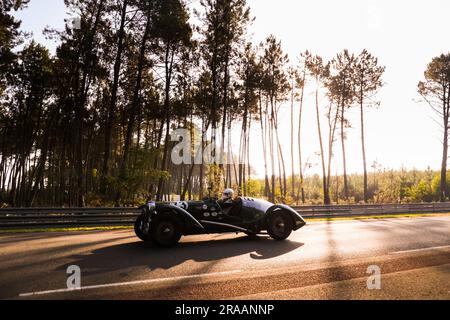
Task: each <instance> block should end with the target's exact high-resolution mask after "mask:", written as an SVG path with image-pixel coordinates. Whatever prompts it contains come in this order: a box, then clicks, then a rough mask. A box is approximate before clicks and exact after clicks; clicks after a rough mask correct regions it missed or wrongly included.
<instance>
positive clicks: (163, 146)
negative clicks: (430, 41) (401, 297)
mask: <svg viewBox="0 0 450 320" xmlns="http://www.w3.org/2000/svg"><path fill="white" fill-rule="evenodd" d="M31 1H36V0H31ZM29 2H30V0H3V1H2V3H1V7H0V10H1V11H0V207H2V206H3V207H9V206H11V207H32V206H64V207H70V206H74V207H84V206H133V205H138V204H140V203H143V202H145V201H147V200H150V199H153V200H158V201H161V200H168V199H169V198H172V199H173V198H179V199H181V200H184V199H201V198H203V197H205V196H207V195H208V194H209V192H213V194H220V192H221V190H223V188H234V189H235V190H236V192H238V193H239V194H240V195H245V196H254V197H264V198H266V199H268V200H270V201H272V202H281V203H287V204H293V203H296V204H302V203H303V204H306V203H308V204H311V203H314V204H336V203H340V204H343V203H400V202H432V201H447V200H448V195H449V190H450V174H447V159H448V130H449V128H450V127H449V120H450V54H442V55H441V56H438V57H436V58H434V59H433V60H432V61H430V63H429V65H428V66H424V77H423V79H417V82H418V87H417V93H418V96H419V97H421V99H423V100H424V101H425V102H426V103H427V104H428V105H429V106H430V108H432V110H434V111H435V114H436V115H437V117H438V118H439V123H438V124H437V125H439V126H440V127H441V129H442V137H443V141H442V146H443V148H442V162H441V159H436V164H438V163H441V167H440V169H441V170H440V171H439V172H438V171H433V170H431V169H429V170H426V171H419V170H406V169H398V170H391V169H387V168H381V167H380V166H379V165H377V164H376V163H371V162H370V161H369V159H367V157H366V153H367V148H370V145H369V146H368V145H366V135H367V132H365V126H364V124H365V121H366V115H367V114H366V111H367V109H369V108H374V109H376V108H379V107H380V103H381V101H379V99H378V98H377V94H378V93H379V91H380V90H381V89H382V87H383V85H384V81H383V75H384V74H385V71H386V68H388V67H389V66H383V65H380V63H379V60H378V58H377V57H376V56H374V55H372V54H371V53H370V52H369V51H367V50H363V51H362V52H356V53H354V52H350V51H349V50H346V49H342V50H341V51H339V52H337V53H336V55H335V57H334V58H333V59H331V60H330V61H327V60H326V59H324V58H323V57H321V56H319V55H317V54H315V53H313V52H311V51H309V50H305V51H304V52H299V53H298V56H297V57H289V56H288V55H287V54H286V53H285V52H284V50H283V46H282V43H281V41H280V40H279V39H277V38H276V37H275V36H274V35H267V38H266V40H265V41H263V42H261V43H254V41H253V40H252V38H251V36H250V34H249V31H248V30H249V26H250V25H251V24H252V22H253V19H254V18H255V17H254V16H253V15H252V12H251V8H250V7H249V6H248V4H247V3H246V0H198V1H189V2H188V1H185V0H64V2H65V5H66V7H67V12H68V14H69V15H70V17H72V18H73V19H68V20H67V21H66V28H65V30H64V31H61V30H55V29H51V28H48V29H46V30H45V34H46V36H47V37H48V38H50V39H54V40H57V41H58V47H57V49H56V53H54V54H53V53H51V52H50V51H49V49H48V48H46V47H44V46H43V45H42V44H38V43H36V42H35V41H34V40H33V39H32V37H30V36H29V35H28V34H27V33H25V32H23V31H21V29H20V26H21V22H20V21H19V20H18V19H16V18H15V17H14V13H15V12H17V11H18V10H22V9H24V8H26V7H27V5H28V4H29ZM307 91H308V92H309V91H312V92H313V93H314V94H313V97H314V98H313V101H314V103H310V102H309V101H308V103H307V102H306V99H305V95H306V92H307ZM305 108H309V109H312V110H314V113H315V119H314V121H315V127H316V130H315V132H306V130H304V123H305V119H304V110H305ZM350 108H352V109H353V110H355V109H356V110H357V111H358V113H359V124H358V128H360V132H359V133H358V134H359V136H360V146H358V150H357V152H358V153H359V154H360V158H361V162H362V163H363V166H362V168H361V170H360V171H361V172H362V174H360V175H356V174H350V173H349V172H353V171H354V169H350V168H353V166H355V164H352V163H348V161H347V158H346V155H348V152H356V151H355V148H352V150H349V148H348V146H347V144H346V142H347V132H348V130H349V128H351V126H352V123H350V121H349V118H348V111H349V109H350ZM282 112H288V113H289V114H290V120H289V123H285V122H283V123H282V122H281V121H280V113H282ZM308 121H310V120H308ZM180 128H182V129H186V130H188V131H189V133H190V135H191V137H190V138H191V143H192V149H194V145H200V146H201V147H202V149H203V148H205V147H206V146H213V147H212V156H213V157H214V156H216V155H217V154H220V155H225V157H226V159H227V160H228V161H226V162H225V163H213V164H207V163H203V162H202V163H200V164H198V163H195V162H191V163H183V164H174V163H173V161H171V154H172V149H173V147H174V146H175V145H176V144H177V143H178V141H173V140H172V139H171V133H172V131H173V130H176V129H180ZM255 130H257V131H258V132H259V134H258V135H254V134H252V132H254V131H255ZM281 131H283V132H289V135H290V139H289V141H286V139H282V138H281V134H280V132H281ZM305 136H308V137H314V139H315V141H317V155H318V161H317V167H318V168H320V175H318V174H312V173H311V171H310V170H309V169H310V168H311V166H312V165H313V164H312V163H311V161H310V160H309V159H308V155H305V154H304V152H303V144H302V143H303V142H304V139H305ZM236 137H237V139H238V140H239V141H237V147H235V146H234V144H233V143H232V142H236V141H235V140H236ZM288 151H289V152H288ZM256 153H257V154H258V155H260V157H261V158H263V159H264V174H263V177H262V178H261V176H257V175H255V168H254V167H253V166H252V163H251V155H252V154H256ZM338 153H339V154H340V155H341V157H342V159H343V161H342V164H340V163H339V168H336V167H337V162H336V161H335V159H336V155H337V154H338ZM294 155H295V156H294ZM192 157H195V154H193V155H192ZM357 165H358V166H359V163H358V164H357ZM338 169H339V173H336V172H337V170H338ZM358 169H359V168H358ZM210 189H212V190H210Z"/></svg>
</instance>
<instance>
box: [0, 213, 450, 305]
mask: <svg viewBox="0 0 450 320" xmlns="http://www.w3.org/2000/svg"><path fill="white" fill-rule="evenodd" d="M71 265H76V266H79V267H80V269H81V286H82V290H76V291H70V290H68V289H67V277H68V276H69V275H68V274H67V273H66V271H67V268H68V267H69V266H71ZM369 266H377V267H379V268H380V271H381V289H380V290H368V288H367V282H368V277H369V276H370V275H369V274H368V273H367V269H368V267H369ZM371 283H372V282H371ZM0 298H1V299H189V300H196V299H450V217H448V216H443V217H428V218H414V219H382V220H358V221H338V222H331V221H329V222H327V221H325V222H314V223H310V224H308V225H307V226H306V227H304V228H303V229H301V230H300V231H298V232H296V233H293V234H292V236H291V237H290V238H289V240H288V241H285V242H277V241H274V240H271V239H269V238H267V237H260V238H259V239H256V240H255V239H250V238H247V237H245V236H243V235H236V234H226V235H205V236H193V237H185V238H183V239H182V242H181V243H180V244H179V246H177V247H175V248H173V249H169V250H167V249H166V250H164V249H158V248H155V247H154V246H153V245H151V244H148V243H143V242H141V241H139V240H138V239H137V238H136V237H135V236H134V233H133V232H132V231H127V230H124V231H107V232H76V233H50V234H44V233H36V234H19V235H0Z"/></svg>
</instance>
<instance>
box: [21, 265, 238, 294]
mask: <svg viewBox="0 0 450 320" xmlns="http://www.w3.org/2000/svg"><path fill="white" fill-rule="evenodd" d="M241 272H242V270H234V271H224V272H216V273H205V274H194V275H190V276H181V277H172V278H161V279H149V280H138V281H129V282H117V283H108V284H100V285H95V286H86V287H81V288H80V289H57V290H47V291H37V292H28V293H21V294H19V297H30V296H37V295H46V294H52V293H67V292H74V291H84V290H93V289H101V288H112V287H123V286H133V285H139V284H150V283H158V282H167V281H177V280H190V279H199V278H203V277H213V276H225V275H230V274H236V273H241Z"/></svg>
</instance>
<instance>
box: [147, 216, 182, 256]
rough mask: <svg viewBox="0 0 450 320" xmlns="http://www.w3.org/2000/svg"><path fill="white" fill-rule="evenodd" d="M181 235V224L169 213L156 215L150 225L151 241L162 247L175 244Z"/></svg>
mask: <svg viewBox="0 0 450 320" xmlns="http://www.w3.org/2000/svg"><path fill="white" fill-rule="evenodd" d="M181 236H182V226H181V223H180V222H179V221H178V219H177V218H175V217H173V216H171V215H169V214H161V215H159V216H157V217H156V218H155V219H154V220H153V221H152V223H151V226H150V237H151V239H152V241H153V242H154V243H155V244H156V245H158V246H160V247H163V248H169V247H173V246H175V245H176V244H177V243H178V241H180V239H181Z"/></svg>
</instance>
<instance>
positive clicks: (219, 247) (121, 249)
mask: <svg viewBox="0 0 450 320" xmlns="http://www.w3.org/2000/svg"><path fill="white" fill-rule="evenodd" d="M303 245H304V244H303V243H298V242H293V241H283V242H280V241H275V240H272V239H269V238H267V237H259V238H257V239H251V238H249V237H239V238H233V239H225V240H209V241H200V242H183V243H180V244H179V245H178V246H176V247H174V248H171V249H161V248H158V247H156V246H154V245H153V244H151V243H145V242H142V241H137V242H131V243H123V244H118V245H113V246H110V247H104V248H101V249H97V250H94V251H92V252H91V253H90V254H89V255H75V256H72V257H71V258H72V259H74V261H73V263H72V264H75V265H78V266H80V267H81V269H82V270H83V269H84V270H87V271H86V272H84V274H98V273H107V272H111V271H118V270H125V269H128V268H132V267H142V266H146V267H148V269H149V270H157V269H163V270H168V269H171V268H173V267H176V266H178V265H181V264H183V263H184V262H186V261H191V260H192V261H195V262H214V261H218V260H222V259H227V258H231V257H237V256H241V255H245V254H248V255H249V257H250V258H251V259H255V260H266V259H272V258H276V257H279V256H282V255H284V254H287V253H289V252H291V251H294V250H296V249H298V248H300V247H302V246H303ZM64 268H66V266H61V267H59V268H58V269H61V270H62V269H64Z"/></svg>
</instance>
